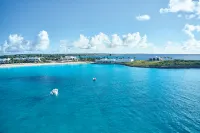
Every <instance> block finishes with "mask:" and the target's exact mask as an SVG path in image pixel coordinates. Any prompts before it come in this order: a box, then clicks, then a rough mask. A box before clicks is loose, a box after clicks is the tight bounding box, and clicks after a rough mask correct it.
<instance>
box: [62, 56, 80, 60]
mask: <svg viewBox="0 0 200 133" xmlns="http://www.w3.org/2000/svg"><path fill="white" fill-rule="evenodd" d="M61 60H62V61H78V59H77V57H75V56H65V57H64V58H61Z"/></svg>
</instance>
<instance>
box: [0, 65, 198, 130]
mask: <svg viewBox="0 0 200 133" xmlns="http://www.w3.org/2000/svg"><path fill="white" fill-rule="evenodd" d="M199 73H200V69H149V68H133V67H126V66H121V65H98V64H88V65H65V66H40V67H21V68H9V69H7V68H6V69H0V133H189V132H191V133H199V132H200V76H199ZM93 77H96V78H97V81H95V82H93V81H92V78H93ZM54 88H58V89H59V95H58V96H57V97H55V96H50V95H49V93H50V91H51V90H52V89H54Z"/></svg>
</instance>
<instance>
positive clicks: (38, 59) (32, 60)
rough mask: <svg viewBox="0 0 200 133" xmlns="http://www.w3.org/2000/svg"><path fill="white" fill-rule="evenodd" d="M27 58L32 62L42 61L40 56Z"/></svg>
mask: <svg viewBox="0 0 200 133" xmlns="http://www.w3.org/2000/svg"><path fill="white" fill-rule="evenodd" d="M27 60H28V61H30V62H40V61H41V60H40V57H29V58H28V59H27Z"/></svg>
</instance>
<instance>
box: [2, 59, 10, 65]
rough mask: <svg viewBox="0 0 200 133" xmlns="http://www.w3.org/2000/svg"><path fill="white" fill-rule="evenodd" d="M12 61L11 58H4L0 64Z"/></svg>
mask: <svg viewBox="0 0 200 133" xmlns="http://www.w3.org/2000/svg"><path fill="white" fill-rule="evenodd" d="M9 61H10V58H2V59H0V64H5V63H8V62H9Z"/></svg>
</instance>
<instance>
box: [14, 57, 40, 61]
mask: <svg viewBox="0 0 200 133" xmlns="http://www.w3.org/2000/svg"><path fill="white" fill-rule="evenodd" d="M13 60H17V61H28V62H40V61H41V60H40V57H27V58H14V59H13Z"/></svg>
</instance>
